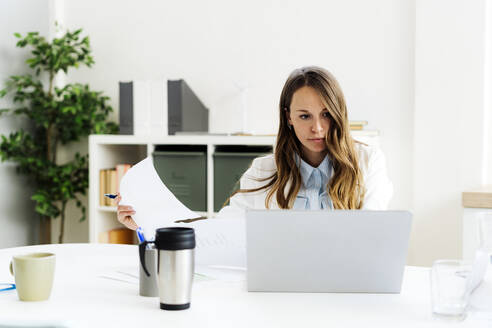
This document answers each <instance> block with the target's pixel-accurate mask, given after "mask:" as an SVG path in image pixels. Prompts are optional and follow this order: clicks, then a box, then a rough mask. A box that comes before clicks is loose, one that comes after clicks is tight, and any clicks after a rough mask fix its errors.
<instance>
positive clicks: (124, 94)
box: [119, 82, 133, 134]
mask: <svg viewBox="0 0 492 328" xmlns="http://www.w3.org/2000/svg"><path fill="white" fill-rule="evenodd" d="M119 85H120V107H119V108H120V113H119V115H120V134H133V82H120V83H119Z"/></svg>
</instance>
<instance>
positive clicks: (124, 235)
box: [98, 228, 136, 245]
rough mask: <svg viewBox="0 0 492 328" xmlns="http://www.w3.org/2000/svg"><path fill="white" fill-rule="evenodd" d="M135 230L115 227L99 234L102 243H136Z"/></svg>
mask: <svg viewBox="0 0 492 328" xmlns="http://www.w3.org/2000/svg"><path fill="white" fill-rule="evenodd" d="M135 236H136V234H135V231H133V230H130V229H128V228H115V229H111V230H108V231H103V232H101V233H100V234H99V236H98V241H99V242H100V243H109V244H130V245H132V244H135V243H136V237H135Z"/></svg>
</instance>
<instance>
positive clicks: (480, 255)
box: [466, 248, 490, 293]
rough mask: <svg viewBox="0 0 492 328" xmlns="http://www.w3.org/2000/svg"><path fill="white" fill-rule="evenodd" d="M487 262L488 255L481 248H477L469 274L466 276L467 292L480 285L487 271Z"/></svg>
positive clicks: (488, 259) (488, 262) (488, 260)
mask: <svg viewBox="0 0 492 328" xmlns="http://www.w3.org/2000/svg"><path fill="white" fill-rule="evenodd" d="M489 264H490V255H489V254H488V253H487V252H486V251H485V250H484V249H482V248H479V249H477V251H476V252H475V259H474V260H473V264H472V268H471V272H470V275H469V276H468V278H467V284H466V290H467V292H468V293H472V292H473V290H475V288H477V287H478V285H480V283H481V282H482V280H483V278H484V276H485V273H486V272H487V268H488V266H489Z"/></svg>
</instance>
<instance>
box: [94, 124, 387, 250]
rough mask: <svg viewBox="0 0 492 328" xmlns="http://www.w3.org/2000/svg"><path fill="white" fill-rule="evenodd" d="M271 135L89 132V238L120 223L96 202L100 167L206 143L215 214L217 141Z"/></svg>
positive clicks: (268, 141) (270, 141) (254, 141)
mask: <svg viewBox="0 0 492 328" xmlns="http://www.w3.org/2000/svg"><path fill="white" fill-rule="evenodd" d="M352 136H353V137H354V138H355V139H356V140H359V141H361V142H364V143H367V144H370V145H379V133H378V131H352ZM274 144H275V137H274V136H214V135H199V136H198V135H194V136H191V135H190V136H179V135H178V136H167V137H160V138H151V137H139V136H130V135H91V136H90V137H89V217H88V219H89V242H91V243H95V242H98V236H99V234H100V233H101V232H105V231H108V230H111V229H114V228H118V227H121V226H122V225H121V224H120V223H119V222H118V220H116V207H111V206H100V205H99V170H101V169H107V168H113V167H115V165H116V164H121V163H130V164H135V163H137V162H139V161H141V160H143V159H144V158H146V157H147V156H151V155H152V153H153V152H154V149H155V147H156V146H158V145H206V146H207V212H205V213H201V214H202V215H204V216H208V217H211V216H213V215H214V211H213V207H214V200H213V195H214V177H213V172H214V170H213V164H214V163H213V153H214V151H215V147H216V146H218V145H250V146H274Z"/></svg>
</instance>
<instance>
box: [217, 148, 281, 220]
mask: <svg viewBox="0 0 492 328" xmlns="http://www.w3.org/2000/svg"><path fill="white" fill-rule="evenodd" d="M271 152H272V147H271V146H216V148H215V152H214V154H213V158H214V211H215V212H218V211H219V210H220V209H221V208H222V205H224V202H225V201H226V200H227V199H228V198H229V196H230V195H231V194H232V193H233V192H234V191H236V190H237V189H239V179H240V178H241V176H242V175H243V173H244V172H245V171H246V170H247V169H248V168H249V167H250V165H251V162H252V161H253V160H254V159H255V158H256V157H259V156H264V155H266V154H269V153H271Z"/></svg>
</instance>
